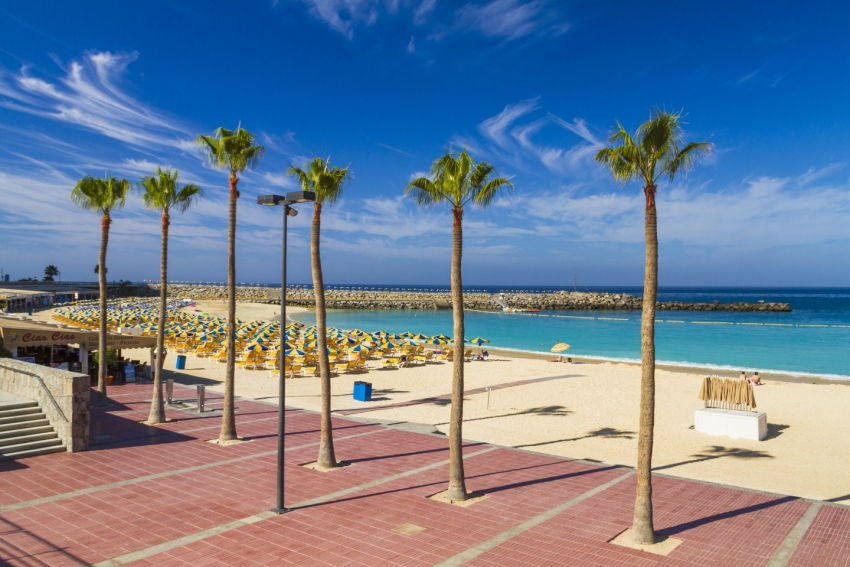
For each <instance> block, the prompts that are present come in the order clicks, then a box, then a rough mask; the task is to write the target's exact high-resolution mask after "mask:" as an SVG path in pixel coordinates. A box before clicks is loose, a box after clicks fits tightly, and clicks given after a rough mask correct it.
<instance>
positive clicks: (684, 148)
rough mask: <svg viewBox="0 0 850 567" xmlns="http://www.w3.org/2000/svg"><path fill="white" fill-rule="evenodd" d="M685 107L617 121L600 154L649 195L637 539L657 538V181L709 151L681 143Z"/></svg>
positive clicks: (697, 144)
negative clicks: (627, 124) (631, 126)
mask: <svg viewBox="0 0 850 567" xmlns="http://www.w3.org/2000/svg"><path fill="white" fill-rule="evenodd" d="M681 125H682V113H681V112H665V111H663V110H659V109H654V110H652V111H651V112H650V115H649V120H648V121H646V122H644V123H643V124H641V125H640V126H638V129H637V131H636V132H635V134H634V136H631V135H630V134H629V133H628V132H627V131H626V129H625V128H623V125H622V124H620V123H619V122H617V129H616V130H615V131H614V133H613V134H611V137H610V138H609V140H608V142H609V143H610V144H611V146H610V147H606V148H602V149H601V150H599V152H597V154H596V161H597V162H598V163H600V164H602V165H605V166H607V167H608V168H609V169H610V170H611V173H613V174H614V179H616V180H617V181H618V182H620V183H623V184H625V183H626V182H628V181H632V180H639V181H641V182H642V183H643V192H644V195H645V196H646V210H645V213H644V219H645V221H644V223H645V224H644V233H645V239H646V268H645V270H644V280H643V316H642V319H641V327H640V339H641V341H640V342H641V345H640V346H641V386H640V431H639V433H638V464H637V498H636V501H635V514H634V521H633V523H632V537H633V538H634V541H635V543H638V544H642V545H651V544H653V543H655V529H654V527H653V523H652V476H651V474H652V442H653V428H654V424H655V302H656V298H657V296H658V227H657V220H658V219H657V214H656V207H655V193H656V191H657V190H658V186H657V182H658V180H659V179H661V178H662V177H667V178H669V179H670V180H671V181H672V180H673V179H674V178H675V176H676V174H677V173H680V172H681V173H682V174H685V173H686V172H687V171H688V170H690V169H691V168H692V167H693V166H694V165H696V162H697V161H698V160H699V159H700V158H702V157H704V156H706V155H708V154H709V153H710V152H711V149H712V145H711V144H709V143H707V142H691V143H689V144H686V145H683V144H684V141H683V133H682V126H681Z"/></svg>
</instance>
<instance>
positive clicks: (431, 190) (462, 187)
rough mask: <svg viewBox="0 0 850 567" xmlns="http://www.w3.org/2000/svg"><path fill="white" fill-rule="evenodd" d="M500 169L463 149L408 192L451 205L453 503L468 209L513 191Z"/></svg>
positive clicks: (458, 484)
mask: <svg viewBox="0 0 850 567" xmlns="http://www.w3.org/2000/svg"><path fill="white" fill-rule="evenodd" d="M494 171H495V167H493V166H492V165H490V164H489V163H486V162H480V163H475V161H474V160H473V159H472V157H470V155H469V154H468V153H467V152H466V149H464V150H463V151H462V152H461V153H459V154H457V153H453V152H452V151H451V150H447V151H446V152H445V153H444V155H443V156H442V157H440V158H439V159H438V160H436V161H435V162H434V164H433V165H432V166H431V179H428V178H427V177H420V178H418V179H414V180H413V181H411V182H410V183H409V184H408V185H407V188H406V189H405V190H404V192H405V194H410V195H412V196H413V198H414V199H416V203H417V204H418V205H419V206H420V207H429V206H432V205H436V204H440V203H447V204H448V205H449V206H450V207H451V209H452V215H453V217H454V224H453V226H452V272H451V278H452V315H453V316H454V340H455V344H454V356H453V361H452V364H453V366H454V370H453V376H452V408H451V416H450V419H449V490H448V493H447V494H446V496H447V497H448V498H450V499H451V500H466V498H467V493H466V483H465V480H464V475H463V453H462V452H461V449H462V445H463V436H462V435H461V425H462V423H463V347H464V334H463V282H462V278H461V256H462V254H463V226H462V221H463V208H464V206H466V205H467V204H469V203H472V204H474V205H478V206H479V207H481V208H486V207H487V206H488V205H489V204H490V203H491V202H492V201H493V198H494V197H495V196H496V194H497V193H498V192H499V190H500V189H502V188H505V189H507V190H508V191H512V190H513V185H512V184H511V182H510V181H509V180H508V179H506V178H504V177H496V178H491V177H490V176H491V174H493V173H494Z"/></svg>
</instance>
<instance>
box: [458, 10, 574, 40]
mask: <svg viewBox="0 0 850 567" xmlns="http://www.w3.org/2000/svg"><path fill="white" fill-rule="evenodd" d="M456 17H457V21H456V24H455V26H456V28H458V29H461V30H470V31H475V32H478V33H480V34H481V35H484V36H487V37H498V38H503V39H505V40H508V41H510V40H514V39H519V38H521V37H525V36H527V35H530V34H533V33H538V32H543V33H544V34H545V35H560V34H562V33H564V32H566V31H567V30H568V29H569V24H568V23H566V22H564V21H562V20H561V18H560V15H559V14H558V12H557V10H555V9H552V8H550V7H549V6H548V4H547V3H546V2H544V1H542V0H532V1H530V2H522V1H521V0H491V1H490V2H486V3H484V4H467V5H465V6H463V7H461V8H460V9H458V10H457V12H456Z"/></svg>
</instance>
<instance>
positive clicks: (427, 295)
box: [269, 288, 499, 309]
mask: <svg viewBox="0 0 850 567" xmlns="http://www.w3.org/2000/svg"><path fill="white" fill-rule="evenodd" d="M269 296H270V297H271V296H274V298H275V302H276V303H279V302H280V300H279V297H280V291H279V290H273V291H270V292H269ZM286 303H287V305H299V306H302V307H314V306H315V303H316V299H315V296H314V295H313V290H311V289H304V288H295V289H290V288H287V290H286ZM463 304H464V307H466V308H467V309H496V308H499V305H498V304H496V303H495V302H492V301H491V300H490V296H489V295H488V294H486V293H473V294H466V295H465V296H464V301H463ZM325 306H326V307H327V308H329V309H445V308H450V307H451V294H449V293H448V292H430V291H429V292H424V291H384V290H380V291H378V290H338V289H328V290H325Z"/></svg>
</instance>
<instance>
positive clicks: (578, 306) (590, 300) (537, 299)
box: [493, 291, 791, 312]
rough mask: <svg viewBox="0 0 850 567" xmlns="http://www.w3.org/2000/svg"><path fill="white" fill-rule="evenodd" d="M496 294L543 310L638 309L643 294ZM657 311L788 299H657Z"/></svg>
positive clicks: (777, 307)
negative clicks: (701, 301)
mask: <svg viewBox="0 0 850 567" xmlns="http://www.w3.org/2000/svg"><path fill="white" fill-rule="evenodd" d="M493 297H494V298H495V297H499V298H500V300H501V302H502V303H504V304H506V305H507V306H508V307H519V308H534V309H540V310H541V311H542V310H565V309H575V310H584V309H589V310H630V311H634V310H639V309H642V308H643V298H641V297H638V296H635V295H629V294H625V293H594V292H574V291H558V292H554V293H511V294H504V295H501V296H493ZM655 306H656V309H658V310H659V311H772V312H789V311H791V305H790V304H788V303H766V302H764V301H759V302H757V303H743V302H736V303H720V302H719V301H714V302H713V303H686V302H682V301H659V302H658V303H656V304H655Z"/></svg>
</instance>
